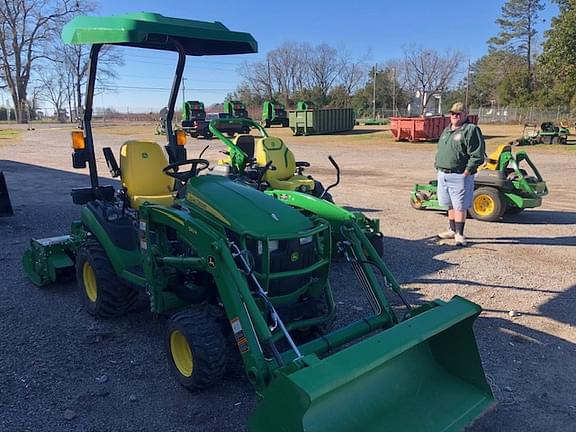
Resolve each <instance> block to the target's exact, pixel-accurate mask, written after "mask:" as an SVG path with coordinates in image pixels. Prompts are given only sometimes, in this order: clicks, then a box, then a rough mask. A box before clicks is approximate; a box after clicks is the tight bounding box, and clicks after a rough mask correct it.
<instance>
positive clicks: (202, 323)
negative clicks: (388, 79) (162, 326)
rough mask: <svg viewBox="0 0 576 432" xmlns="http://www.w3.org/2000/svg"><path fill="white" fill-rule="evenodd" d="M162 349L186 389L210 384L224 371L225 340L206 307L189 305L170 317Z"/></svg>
mask: <svg viewBox="0 0 576 432" xmlns="http://www.w3.org/2000/svg"><path fill="white" fill-rule="evenodd" d="M166 350H167V352H168V358H169V362H170V367H171V369H172V372H173V373H174V375H175V376H176V379H177V380H178V382H179V383H180V384H181V385H182V386H183V387H186V388H187V389H188V390H200V389H205V388H207V387H210V386H212V385H214V384H216V383H217V382H218V381H220V380H221V379H222V377H223V376H224V373H225V372H226V341H225V338H224V336H223V335H222V331H221V330H220V327H219V326H218V324H217V322H216V321H215V319H214V318H213V317H212V316H211V314H210V311H209V310H208V308H206V307H192V308H189V309H185V310H183V311H181V312H178V313H176V314H174V315H172V316H171V317H170V319H169V321H168V325H167V331H166Z"/></svg>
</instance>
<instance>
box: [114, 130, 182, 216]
mask: <svg viewBox="0 0 576 432" xmlns="http://www.w3.org/2000/svg"><path fill="white" fill-rule="evenodd" d="M166 165H168V160H167V159H166V156H165V155H164V152H163V151H162V147H160V146H159V145H158V144H157V143H155V142H154V141H126V142H125V143H124V144H122V147H120V177H121V179H122V186H123V187H124V188H126V191H127V194H128V198H129V199H130V207H132V208H133V209H136V210H138V207H140V206H141V205H142V204H143V203H144V202H146V201H147V202H150V203H153V204H159V205H163V206H167V207H169V206H171V205H172V204H174V195H175V192H173V189H174V179H173V178H172V177H169V176H167V175H166V174H164V173H163V172H162V169H163V168H164V167H165V166H166Z"/></svg>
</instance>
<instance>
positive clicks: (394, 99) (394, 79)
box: [392, 67, 396, 117]
mask: <svg viewBox="0 0 576 432" xmlns="http://www.w3.org/2000/svg"><path fill="white" fill-rule="evenodd" d="M392 116H393V117H394V116H396V68H395V67H393V68H392Z"/></svg>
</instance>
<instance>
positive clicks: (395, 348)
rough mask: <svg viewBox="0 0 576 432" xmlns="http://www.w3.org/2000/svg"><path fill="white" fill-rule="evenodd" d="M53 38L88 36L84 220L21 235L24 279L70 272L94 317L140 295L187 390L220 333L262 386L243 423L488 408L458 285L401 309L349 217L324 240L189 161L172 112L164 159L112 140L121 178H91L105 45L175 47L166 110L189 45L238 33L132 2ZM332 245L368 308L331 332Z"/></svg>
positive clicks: (468, 310)
mask: <svg viewBox="0 0 576 432" xmlns="http://www.w3.org/2000/svg"><path fill="white" fill-rule="evenodd" d="M62 37H63V39H64V41H65V42H67V43H74V44H92V49H91V53H90V68H89V77H88V82H87V91H86V103H85V105H86V106H85V110H84V118H83V126H84V127H83V129H82V130H79V131H74V132H73V136H72V144H73V148H74V153H73V166H74V167H75V168H84V167H86V166H88V168H89V171H90V187H87V188H82V189H75V190H73V191H72V198H73V201H74V202H75V203H77V204H79V205H81V216H80V220H79V221H76V222H73V223H72V229H71V233H70V234H68V235H65V236H61V237H52V238H45V239H36V240H32V241H31V245H30V248H29V249H28V250H27V251H26V253H25V255H24V257H23V265H24V268H25V270H26V272H27V274H28V275H29V276H30V278H31V280H32V281H33V282H34V283H35V284H37V285H45V284H48V283H51V282H56V281H57V280H58V278H59V277H60V276H61V275H65V274H70V273H72V274H75V275H76V278H77V282H78V288H79V290H80V293H81V296H82V298H83V301H84V304H85V306H86V309H87V310H88V312H89V313H90V314H92V315H95V316H98V317H111V316H119V315H123V314H125V313H126V312H128V311H129V310H130V308H131V306H132V304H133V303H134V301H135V299H136V296H137V295H140V294H141V295H145V296H147V298H148V299H149V305H150V309H151V310H152V311H153V312H154V313H156V314H161V315H164V316H167V317H168V319H167V325H166V336H165V341H166V348H167V357H168V361H169V363H170V366H171V369H172V371H173V372H174V375H175V377H176V379H177V380H178V381H179V382H180V383H181V384H182V385H183V386H184V387H186V388H188V389H191V390H199V389H204V388H207V387H209V386H212V385H214V384H216V383H217V382H218V381H219V380H220V378H221V377H222V375H223V374H224V371H225V367H226V363H227V362H226V355H227V351H226V344H227V342H228V340H230V341H231V342H233V343H234V344H235V346H236V347H237V350H238V352H239V353H240V356H241V359H242V362H243V364H244V368H245V371H246V375H247V377H248V380H249V382H250V383H251V384H252V385H253V386H254V388H255V389H256V392H257V394H258V397H259V402H258V404H257V405H256V408H255V410H254V412H253V413H252V414H251V415H250V417H249V419H248V431H249V432H268V431H272V430H278V431H280V430H281V431H285V432H303V431H309V432H320V431H328V430H330V431H334V432H352V431H358V430H362V431H367V432H376V431H381V430H382V427H383V426H382V425H385V426H386V428H388V429H390V430H410V431H416V432H418V431H422V432H424V431H426V432H430V431H457V430H461V429H463V428H464V427H465V425H466V424H468V423H469V422H471V421H472V420H474V419H475V418H476V417H477V416H479V415H480V414H482V413H483V412H484V411H485V410H486V409H488V408H489V407H490V406H491V405H492V404H493V403H494V398H493V396H492V393H491V390H490V386H489V385H488V384H487V382H486V379H485V376H484V372H483V370H482V366H481V361H480V356H479V353H478V349H477V347H476V343H475V339H474V334H473V330H472V326H473V322H474V320H475V319H476V318H477V316H478V315H479V313H480V307H479V306H478V305H475V304H474V303H472V302H470V301H468V300H465V299H463V298H461V297H458V296H456V297H454V298H452V299H451V300H450V301H448V302H444V301H440V300H435V301H432V302H429V303H425V304H423V305H421V306H418V307H412V306H411V305H410V304H409V303H408V302H407V301H406V299H405V297H404V296H403V294H402V291H401V289H400V287H399V285H398V283H397V282H396V280H395V279H394V277H393V275H392V274H391V273H390V272H389V270H388V269H387V268H386V266H385V264H384V263H383V261H382V259H381V258H380V256H379V255H378V254H377V253H376V251H375V250H374V248H373V247H372V245H371V244H370V242H368V241H366V240H365V237H364V236H362V235H361V234H362V233H361V232H360V231H359V229H358V226H357V224H351V223H346V222H344V223H342V226H341V232H342V234H343V235H346V241H340V244H339V245H337V246H336V245H332V244H331V239H332V237H331V234H330V224H329V223H328V222H326V221H325V220H323V219H322V218H319V217H316V216H314V215H309V214H305V213H303V212H301V211H298V210H297V209H294V208H292V207H291V206H288V205H285V204H284V203H282V202H281V201H279V200H278V199H275V198H273V197H270V196H268V195H266V194H264V193H262V192H261V191H259V190H257V189H256V188H253V187H251V186H249V185H246V184H245V183H243V182H241V181H235V180H234V179H232V178H230V177H229V176H219V175H211V174H207V172H208V169H207V168H209V163H208V161H206V160H204V159H199V158H197V159H187V156H186V150H185V147H184V146H183V145H180V144H182V140H181V138H182V136H184V137H185V135H183V134H177V133H174V131H173V130H172V128H171V121H168V122H167V124H166V126H167V139H168V144H167V146H166V151H167V153H168V156H169V159H167V158H166V156H165V153H164V150H163V149H162V147H161V146H159V145H158V144H157V143H155V142H151V141H135V140H131V141H127V142H126V143H124V144H123V145H122V147H121V148H120V153H119V156H120V163H119V164H118V163H117V162H116V158H115V156H114V153H113V151H112V149H110V148H104V149H103V151H104V156H105V159H106V161H107V163H108V166H109V168H110V171H111V173H112V175H113V176H118V177H120V179H121V183H122V187H121V188H120V189H119V190H115V189H114V188H113V187H112V186H106V185H100V182H99V178H98V173H97V170H96V168H97V165H96V155H95V146H94V140H93V136H92V128H91V119H92V106H93V105H92V103H93V97H94V85H95V82H96V69H97V61H98V53H99V51H100V49H101V47H102V46H103V45H104V44H108V45H119V46H131V47H139V48H147V49H160V50H169V51H175V52H177V53H178V63H177V66H176V74H175V79H174V85H173V87H172V90H171V93H170V98H169V103H168V105H167V107H168V115H167V117H168V120H171V118H172V116H173V114H174V105H175V102H176V98H177V95H178V89H179V85H180V82H181V79H182V73H183V71H184V65H185V60H186V56H187V55H193V56H195V55H218V54H219V55H224V54H241V53H251V52H256V51H257V44H256V41H255V40H254V39H253V38H252V36H251V35H249V34H247V33H240V32H232V31H230V30H228V29H227V28H226V27H224V26H223V25H222V24H221V23H217V22H216V23H208V22H199V21H192V20H186V19H182V18H178V19H176V18H167V17H163V16H161V15H157V14H151V13H137V14H128V15H123V16H115V17H76V18H74V19H73V20H72V21H71V22H70V23H68V24H67V25H66V26H65V27H64V29H63V32H62ZM333 247H340V248H342V249H343V250H344V255H345V256H346V258H347V260H348V262H349V263H350V265H351V266H352V267H353V269H354V270H355V272H356V273H357V276H358V280H359V281H360V283H361V286H362V287H363V288H364V289H365V293H366V296H367V299H368V301H369V302H370V305H371V307H372V313H371V314H369V316H366V317H364V318H362V319H360V320H357V321H354V322H352V323H350V324H348V325H346V326H344V327H341V328H337V329H331V323H332V322H333V320H334V317H335V314H336V306H335V302H334V299H333V295H332V290H331V288H330V283H329V278H328V276H329V272H330V268H331V260H330V256H331V251H332V248H333ZM377 273H380V277H378V275H377ZM383 288H386V289H388V290H389V291H390V292H392V293H395V294H396V295H397V296H398V298H399V299H400V301H401V302H402V303H403V305H404V306H403V309H404V310H403V311H402V310H401V309H400V308H398V309H396V310H395V308H393V307H392V306H391V304H390V303H389V302H388V300H387V298H386V295H385V290H384V289H383ZM297 336H298V337H297Z"/></svg>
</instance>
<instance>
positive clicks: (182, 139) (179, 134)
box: [176, 129, 186, 146]
mask: <svg viewBox="0 0 576 432" xmlns="http://www.w3.org/2000/svg"><path fill="white" fill-rule="evenodd" d="M176 144H178V145H179V146H183V145H186V132H185V131H184V130H183V129H178V130H177V131H176Z"/></svg>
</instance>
